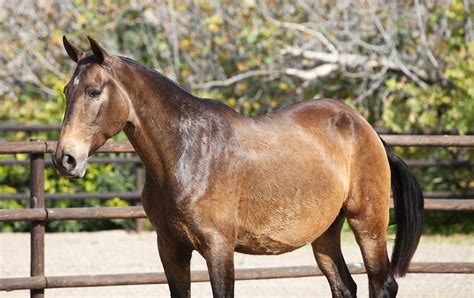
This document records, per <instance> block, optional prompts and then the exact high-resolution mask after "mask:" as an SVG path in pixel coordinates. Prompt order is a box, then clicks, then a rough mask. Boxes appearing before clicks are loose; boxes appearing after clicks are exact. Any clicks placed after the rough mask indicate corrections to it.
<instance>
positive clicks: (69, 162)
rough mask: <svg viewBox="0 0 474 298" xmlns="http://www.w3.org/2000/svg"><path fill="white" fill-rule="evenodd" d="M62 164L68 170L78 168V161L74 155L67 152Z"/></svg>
mask: <svg viewBox="0 0 474 298" xmlns="http://www.w3.org/2000/svg"><path fill="white" fill-rule="evenodd" d="M62 164H63V167H64V168H65V169H66V170H67V171H72V170H74V169H75V168H76V165H77V162H76V159H75V158H74V157H73V156H72V155H69V154H65V155H64V156H63V159H62Z"/></svg>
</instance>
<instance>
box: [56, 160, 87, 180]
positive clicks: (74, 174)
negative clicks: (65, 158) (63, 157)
mask: <svg viewBox="0 0 474 298" xmlns="http://www.w3.org/2000/svg"><path fill="white" fill-rule="evenodd" d="M53 166H54V168H55V170H56V172H57V173H58V174H59V175H60V176H61V177H64V178H66V179H80V178H83V177H84V175H85V174H86V170H87V158H86V159H84V161H83V162H81V163H80V164H79V166H77V167H75V168H74V169H73V170H71V171H68V170H67V169H65V168H64V167H63V166H62V165H61V164H60V163H58V162H57V160H56V158H54V157H53Z"/></svg>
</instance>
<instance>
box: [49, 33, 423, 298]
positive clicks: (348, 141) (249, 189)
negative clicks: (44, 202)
mask: <svg viewBox="0 0 474 298" xmlns="http://www.w3.org/2000/svg"><path fill="white" fill-rule="evenodd" d="M88 39H89V42H90V46H91V49H92V54H89V55H87V54H85V53H84V52H83V51H82V50H80V49H79V48H77V47H76V46H74V45H72V44H71V43H70V42H69V41H68V40H67V39H66V37H65V36H64V37H63V43H64V47H65V49H66V51H67V53H68V55H69V57H70V58H71V59H72V60H73V61H75V62H76V63H77V68H76V70H75V72H74V74H73V76H72V79H71V80H70V81H69V83H68V84H67V85H66V87H65V89H64V93H65V95H66V99H67V103H66V112H65V116H64V120H63V124H62V127H61V133H60V138H59V141H58V145H57V148H56V151H55V153H54V154H53V162H54V164H55V167H56V168H57V170H58V172H59V173H60V174H62V175H63V176H66V177H75V178H77V177H82V176H83V175H84V173H85V170H86V163H87V158H88V156H90V155H91V154H93V153H94V152H95V151H96V150H97V149H98V148H99V147H101V146H102V145H103V144H104V143H105V141H106V140H107V139H109V138H111V137H112V136H114V135H116V134H117V133H119V132H120V131H121V130H123V131H124V132H125V134H126V135H127V137H128V139H129V140H130V143H131V144H132V145H133V147H134V149H135V150H136V153H137V154H138V156H139V157H140V159H141V160H142V162H143V165H144V167H145V169H146V181H145V185H144V189H143V194H142V203H143V208H144V209H145V212H146V214H147V216H148V217H149V219H150V221H151V222H152V224H153V226H154V227H155V229H156V233H157V242H158V250H159V255H160V258H161V261H162V263H163V267H164V271H165V274H166V278H167V280H168V285H169V289H170V293H171V296H173V297H188V296H190V259H191V254H192V251H194V250H196V251H198V252H199V253H200V254H201V255H202V256H203V257H204V259H205V260H206V263H207V267H208V270H209V276H210V281H211V286H212V292H213V295H214V296H215V297H231V296H233V294H234V263H233V255H234V251H237V252H241V253H247V254H256V255H262V254H263V255H265V254H282V253H285V252H289V251H292V250H295V249H297V248H300V247H302V246H304V245H306V244H309V243H311V245H312V248H313V252H314V256H315V258H316V261H317V264H318V266H319V268H320V269H321V270H322V272H323V273H324V274H325V275H326V278H327V280H328V282H329V285H330V288H331V292H332V295H333V296H335V297H354V296H356V290H357V287H356V284H355V282H354V280H353V279H352V277H351V275H350V273H349V270H348V268H347V266H346V263H345V261H344V257H343V255H342V253H341V245H340V232H341V227H342V225H343V222H344V220H345V219H346V218H347V220H348V222H349V225H350V228H351V229H352V231H353V233H354V234H355V238H356V241H357V243H358V245H359V246H360V249H361V252H362V256H363V260H364V264H365V268H366V271H367V274H368V277H369V288H370V296H371V297H393V296H396V294H397V291H398V285H397V283H396V281H395V278H394V277H395V276H403V275H405V274H406V273H407V271H408V266H409V263H410V260H411V258H412V256H413V254H414V252H415V250H416V247H417V245H418V242H419V239H420V236H421V226H422V222H423V195H422V193H421V190H420V186H419V184H418V182H417V180H416V178H415V177H414V175H413V174H412V173H410V171H409V170H408V168H407V166H406V164H405V163H404V162H403V161H402V160H401V159H399V158H398V157H397V156H395V155H394V153H393V152H392V151H391V149H390V148H389V147H388V146H387V145H386V144H385V143H384V142H383V141H382V140H381V139H380V137H379V136H378V135H377V133H376V132H375V131H374V130H373V129H372V127H371V126H370V125H369V124H368V123H367V121H366V120H365V119H363V117H362V116H360V115H359V114H358V113H357V112H356V111H355V110H353V109H352V108H350V107H348V106H347V105H345V104H343V103H342V102H340V101H337V100H332V99H321V100H308V101H303V102H299V103H295V104H292V105H290V106H287V107H285V108H282V109H279V110H277V111H275V112H272V113H268V114H266V115H262V116H259V117H255V118H246V117H244V116H241V115H240V114H238V113H237V112H235V111H234V110H233V109H231V108H229V107H227V106H226V105H225V104H223V103H221V102H219V101H214V100H210V99H202V98H198V97H195V96H193V95H191V94H190V93H188V92H186V91H185V90H184V89H182V88H180V87H179V86H178V85H177V84H175V83H174V82H172V81H171V80H170V79H168V78H166V77H165V76H163V75H161V74H160V73H158V72H156V71H154V70H152V69H149V68H147V67H144V66H142V65H140V64H139V63H137V62H135V61H133V60H131V59H128V58H125V57H120V56H114V55H109V54H108V53H107V51H106V50H104V48H103V47H101V46H100V45H99V44H98V43H97V42H96V41H95V40H93V39H92V38H90V37H88ZM390 187H392V192H393V197H394V203H395V215H396V221H397V232H396V238H395V246H394V249H393V253H392V258H391V262H390V261H389V258H388V254H387V247H386V239H385V238H386V229H387V225H388V220H389V207H390Z"/></svg>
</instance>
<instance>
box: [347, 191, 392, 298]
mask: <svg viewBox="0 0 474 298" xmlns="http://www.w3.org/2000/svg"><path fill="white" fill-rule="evenodd" d="M382 198H384V199H380V200H378V199H376V198H373V199H372V198H369V196H367V195H365V194H364V193H359V195H358V196H354V197H353V198H352V199H351V200H352V202H351V203H349V204H348V206H346V208H345V211H346V215H347V218H348V222H349V225H350V227H351V229H352V231H353V232H354V234H355V238H356V241H357V243H358V244H359V247H360V249H361V252H362V257H363V259H364V265H365V268H366V270H367V275H368V277H369V292H370V297H395V296H396V295H397V291H398V285H397V283H396V281H395V279H394V277H393V275H392V274H391V272H390V261H389V259H388V255H387V244H386V240H385V236H386V231H387V225H388V208H389V206H388V203H389V200H388V194H386V196H384V197H382ZM354 202H356V203H354Z"/></svg>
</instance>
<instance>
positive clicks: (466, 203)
mask: <svg viewBox="0 0 474 298" xmlns="http://www.w3.org/2000/svg"><path fill="white" fill-rule="evenodd" d="M51 129H53V128H51ZM0 130H1V126H0ZM38 130H41V129H38ZM382 138H383V139H384V140H385V141H386V142H387V143H388V144H390V145H392V146H421V147H474V136H472V135H470V136H452V135H449V136H438V135H437V136H415V135H382ZM56 144H57V143H56V142H51V141H36V142H0V154H30V161H16V160H15V161H13V160H3V161H0V166H1V165H13V164H18V162H20V164H23V165H27V164H28V163H29V164H30V167H31V171H30V176H31V177H30V178H31V179H30V190H31V193H30V194H29V195H27V194H11V195H2V196H0V200H8V199H13V200H22V199H29V200H30V208H29V209H13V210H0V222H6V221H31V222H32V228H31V232H30V233H31V260H30V261H31V262H30V263H31V270H30V273H31V274H30V277H26V278H3V279H0V290H19V289H30V291H31V296H32V297H44V289H46V288H64V287H94V286H114V285H139V284H160V283H166V277H165V275H164V273H136V274H132V273H130V274H109V275H88V276H81V275H79V276H45V274H44V273H45V271H44V234H45V223H46V222H47V221H51V220H86V219H113V218H144V217H146V214H145V212H144V210H143V208H142V207H141V206H133V207H109V208H104V207H101V208H46V207H45V200H62V199H87V198H99V199H110V198H115V197H120V198H123V199H129V200H137V199H138V198H139V197H140V195H139V193H138V192H128V193H103V194H100V193H99V194H85V193H76V194H45V192H44V169H45V165H47V164H49V161H45V158H44V157H45V153H52V152H54V150H55V148H56ZM98 152H106V153H133V152H134V149H133V147H132V146H131V145H130V143H128V142H109V143H106V144H105V145H104V146H102V147H101V148H100V149H99V150H98ZM91 160H92V161H95V162H97V163H130V162H132V163H135V164H137V165H138V164H140V163H141V162H140V161H139V159H138V158H137V157H131V158H129V157H118V158H117V159H114V158H110V157H104V158H103V157H95V158H92V159H91ZM436 163H438V164H436ZM412 165H413V166H418V167H423V166H463V167H472V166H473V163H472V162H471V161H466V162H453V163H450V162H445V163H444V164H443V162H438V161H434V162H433V161H413V163H412ZM424 195H425V197H426V198H427V199H426V200H425V208H426V209H427V210H452V211H474V200H473V199H466V198H472V197H473V196H474V192H472V191H460V192H425V193H424ZM348 267H349V270H350V271H351V273H352V274H362V273H365V269H364V266H363V265H362V264H359V263H357V264H349V266H348ZM409 272H411V273H468V274H472V273H474V263H412V264H411V265H410V270H409ZM321 275H322V273H321V271H320V270H319V269H318V268H317V267H314V266H302V267H279V268H256V269H238V270H236V279H237V280H250V279H270V278H292V277H306V276H321ZM192 280H193V281H195V282H200V281H208V280H209V276H208V273H207V271H197V272H193V273H192Z"/></svg>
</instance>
